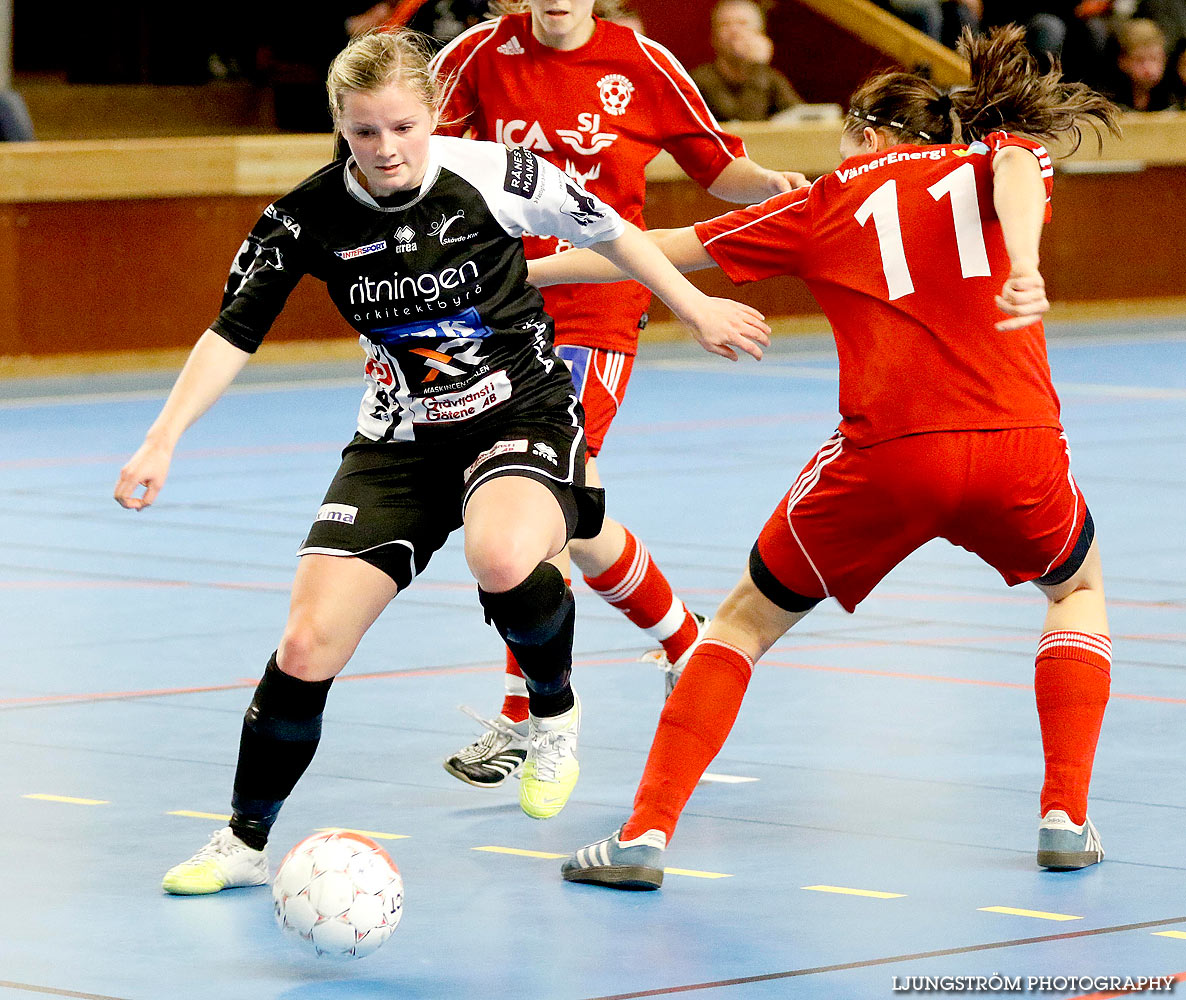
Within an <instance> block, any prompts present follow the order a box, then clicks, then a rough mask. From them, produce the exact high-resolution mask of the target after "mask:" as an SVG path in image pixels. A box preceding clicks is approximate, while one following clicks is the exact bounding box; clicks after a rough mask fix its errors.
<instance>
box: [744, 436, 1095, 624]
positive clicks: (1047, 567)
mask: <svg viewBox="0 0 1186 1000" xmlns="http://www.w3.org/2000/svg"><path fill="white" fill-rule="evenodd" d="M1088 517H1089V515H1088V513H1087V505H1086V503H1085V502H1084V499H1083V495H1082V493H1081V492H1080V491H1079V487H1078V486H1077V485H1076V483H1075V480H1074V477H1073V476H1072V475H1071V470H1070V454H1069V452H1068V450H1067V445H1066V438H1065V436H1063V434H1062V433H1061V432H1060V431H1058V430H1056V429H1053V428H1046V427H1026V428H1021V429H1014V430H1001V431H956V432H945V433H931V434H914V435H911V436H909V437H902V438H896V439H894V440H892V441H885V442H883V443H881V444H877V445H873V446H871V447H868V448H857V447H855V446H853V445H852V444H851V442H849V441H847V440H845V438H844V437H843V436H842V435H841V434H840V433H839V432H837V433H836V434H835V435H834V436H833V437H831V438H830V439H829V440H828V441H827V443H825V444H824V446H823V447H822V448H821V449H820V450H819V451H818V452H817V453H816V455H815V457H814V458H813V459H812V460H811V461H810V462H808V463H807V465H806V467H805V468H804V469H803V471H802V472H801V473H800V474H799V478H798V479H797V480H795V485H794V486H793V487H791V490H790V492H788V493H787V495H786V496H785V497H784V498H783V499H782V501H781V502H780V503H779V505H778V507H777V508H776V509H775V511H774V513H773V514H772V515H771V517H770V520H768V521H767V522H766V526H765V527H764V528H763V529H762V533H761V535H759V537H758V543H757V550H758V554H759V555H760V557H761V560H762V562H763V563H765V565H766V568H767V569H768V570H769V571H770V572H771V574H772V575H773V576H774V578H775V580H776V581H777V582H778V583H780V584H782V585H783V586H784V587H786V588H787V589H788V590H790V591H793V592H794V593H795V594H799V595H802V596H804V597H817V598H818V597H834V598H836V600H837V601H839V602H840V604H841V605H842V606H843V607H844V608H845V609H846V610H848V611H852V610H853V609H854V608H856V606H857V605H858V604H859V603H860V602H861V601H862V600H864V599H865V598H866V597H867V596H868V595H869V593H870V591H872V590H873V588H874V587H876V586H877V584H878V583H879V582H880V581H881V580H882V578H883V577H884V576H885V575H886V574H887V573H889V571H890V570H892V569H893V568H894V567H895V566H897V565H898V563H900V562H901V561H902V560H903V559H905V558H906V556H908V555H909V554H910V553H911V552H913V551H914V550H915V549H917V548H918V547H919V546H920V545H923V544H924V543H926V542H929V541H930V540H931V539H932V538H946V539H947V540H948V541H950V542H951V543H953V544H954V545H959V546H961V547H963V548H965V549H967V550H968V551H969V552H973V553H975V554H976V555H978V556H980V558H981V559H983V560H984V561H985V562H987V563H988V564H989V565H990V566H992V567H993V569H995V570H996V571H997V572H998V573H1000V574H1001V576H1003V577H1004V578H1005V582H1006V583H1008V584H1009V586H1014V585H1015V584H1018V583H1023V582H1025V581H1027V580H1036V579H1037V578H1039V577H1043V576H1046V575H1047V574H1048V573H1051V571H1052V570H1057V569H1058V568H1059V567H1063V566H1064V565H1065V566H1066V567H1067V568H1070V566H1069V562H1068V560H1071V559H1075V558H1077V559H1078V561H1079V562H1080V563H1081V562H1082V559H1083V556H1084V554H1085V553H1086V547H1085V545H1084V544H1083V543H1082V542H1081V541H1080V535H1081V534H1086V533H1085V532H1084V525H1085V522H1086V521H1087V518H1088ZM1077 543H1078V544H1077ZM1074 568H1077V565H1076V566H1075V567H1074ZM1055 575H1058V574H1052V576H1055ZM1067 575H1070V574H1069V573H1068V574H1067ZM767 596H771V598H772V599H774V596H773V595H767Z"/></svg>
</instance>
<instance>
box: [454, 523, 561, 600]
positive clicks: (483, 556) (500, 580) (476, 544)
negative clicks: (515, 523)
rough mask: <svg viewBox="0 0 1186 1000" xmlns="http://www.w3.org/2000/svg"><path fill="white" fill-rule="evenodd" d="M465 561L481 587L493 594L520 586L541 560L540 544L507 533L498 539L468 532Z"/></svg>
mask: <svg viewBox="0 0 1186 1000" xmlns="http://www.w3.org/2000/svg"><path fill="white" fill-rule="evenodd" d="M465 561H466V563H467V564H468V565H469V571H470V572H471V573H472V574H473V576H474V579H475V580H477V581H478V586H479V587H481V588H482V589H483V590H485V591H486V592H487V593H491V594H501V593H503V592H504V591H507V590H510V589H511V588H513V587H517V586H518V585H519V584H521V583H522V582H523V581H524V580H526V579H527V577H528V576H529V575H530V573H531V571H532V570H533V569H535V567H536V566H538V565H539V564H540V562H541V561H542V555H541V553H540V552H539V550H538V547H537V546H534V545H529V544H527V542H526V541H525V540H524V539H522V538H517V537H515V535H514V534H513V533H511V532H507V533H506V534H505V535H502V536H500V537H498V538H489V537H483V536H482V535H481V534H479V535H477V536H473V535H467V536H466V539H465Z"/></svg>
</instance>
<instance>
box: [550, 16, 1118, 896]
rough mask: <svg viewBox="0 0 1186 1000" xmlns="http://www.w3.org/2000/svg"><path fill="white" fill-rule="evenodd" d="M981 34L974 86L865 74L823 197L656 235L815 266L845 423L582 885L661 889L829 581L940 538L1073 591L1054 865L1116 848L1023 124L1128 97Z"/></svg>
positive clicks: (770, 269)
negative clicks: (778, 650)
mask: <svg viewBox="0 0 1186 1000" xmlns="http://www.w3.org/2000/svg"><path fill="white" fill-rule="evenodd" d="M961 51H962V52H963V54H965V55H966V56H967V57H968V59H969V62H970V64H971V70H972V83H971V85H970V86H969V87H967V88H964V89H961V90H956V91H952V92H951V93H950V94H941V93H939V92H938V91H937V90H936V89H935V88H934V87H933V86H932V85H931V84H930V83H928V82H927V81H925V80H923V79H921V78H919V77H916V76H913V75H910V74H905V73H892V74H888V75H883V76H880V77H877V78H874V79H873V80H871V81H869V82H868V83H866V84H865V85H864V86H863V87H861V88H860V89H859V90H858V91H857V93H856V94H854V95H853V98H852V107H851V111H850V112H849V115H848V118H847V121H846V123H845V131H844V136H843V139H842V140H841V147H840V148H841V153H842V155H843V156H845V157H846V159H845V160H844V162H843V163H842V164H841V166H840V168H839V169H837V170H836V171H834V172H833V173H831V174H828V175H826V176H824V177H822V178H820V179H819V180H817V181H816V182H815V183H814V184H813V185H812V186H811V188H810V190H808V191H796V192H794V193H792V194H788V195H781V196H778V197H776V198H772V199H771V200H770V201H768V202H767V203H766V204H764V205H757V206H753V207H751V208H746V209H742V210H739V211H736V212H732V213H730V214H728V215H725V216H721V217H720V218H717V219H713V220H711V221H709V222H705V223H700V224H698V225H696V226H695V227H694V228H689V229H682V230H670V231H668V232H666V233H662V234H656V233H652V234H651V238H652V239H655V240H656V242H658V243H659V244H660V246H662V247H663V248H664V250H665V252H666V253H667V255H668V257H669V258H670V259H671V260H672V262H673V263H675V264H676V266H677V267H680V268H681V269H683V270H695V269H697V268H702V267H708V266H711V265H713V264H716V265H718V266H719V267H721V268H722V269H723V270H724V271H725V273H726V274H728V275H729V276H730V277H731V278H732V279H733V280H734V281H737V282H742V281H754V280H759V279H761V278H763V277H768V276H771V275H776V274H794V275H798V276H799V277H801V278H803V279H804V280H805V281H806V282H807V285H808V287H809V288H810V289H811V291H812V293H813V294H814V295H815V297H816V298H817V300H818V301H819V303H820V305H821V306H822V307H823V309H824V311H825V313H826V314H827V316H828V318H829V320H830V321H831V324H832V327H833V331H834V334H835V338H836V345H837V349H838V353H839V360H840V412H841V415H842V417H843V419H842V421H841V423H840V428H839V430H838V431H837V432H836V434H835V435H834V436H833V437H832V438H831V439H830V440H829V441H828V442H827V443H826V444H825V445H824V446H823V448H821V449H820V451H819V452H818V453H817V454H816V455H815V457H814V458H813V459H812V460H811V461H810V462H809V463H808V464H807V466H806V467H805V468H804V470H803V471H802V473H801V474H800V475H799V478H798V479H797V480H796V481H795V484H794V486H793V487H792V488H791V490H790V491H789V492H788V493H787V495H786V497H785V498H784V499H783V500H782V502H781V503H780V504H779V505H778V507H777V508H776V510H775V511H774V514H773V515H772V516H771V518H770V520H769V521H768V522H767V524H766V526H765V527H764V528H763V530H762V532H761V534H760V536H759V537H758V540H757V543H756V544H755V546H754V548H753V550H752V552H751V553H750V559H749V566H748V569H747V572H746V573H745V575H744V576H743V577H742V580H741V582H740V583H739V584H738V585H737V587H736V588H735V589H734V590H733V592H732V593H731V594H730V595H729V596H728V597H727V598H726V599H725V602H724V603H723V604H722V605H721V608H720V610H719V611H718V612H717V617H716V619H715V620H714V622H713V624H712V627H711V628H710V629H709V631H708V635H707V637H706V638H705V639H704V641H702V642H701V643H700V644H699V645H698V647H697V649H696V651H695V653H694V654H693V656H692V657H691V660H690V662H689V663H688V666H687V668H686V669H685V671H684V675H683V677H682V679H681V680H680V683H679V685H678V686H677V687H676V688H675V690H674V692H673V693H672V696H671V697H670V698H669V699H668V701H667V704H666V705H665V706H664V709H663V714H662V717H661V719H660V722H659V728H658V732H657V733H656V735H655V740H654V743H653V744H652V747H651V752H650V756H649V758H648V760H647V764H646V769H645V772H644V774H643V777H642V781H641V783H640V785H639V788H638V793H637V795H636V798H635V802H634V812H633V813H632V815H631V817H630V819H629V820H628V821H627V822H626V823H625V825H624V826H623V827H622V828H621V829H620V830H619V831H618V832H617V833H616V834H614V835H611V836H610V837H608V838H606V839H605V840H602V841H599V842H598V843H596V844H592V845H590V846H588V847H585V848H582V849H581V850H579V851H577V852H576V854H575V855H573V856H572V857H570V858H569V859H568V861H566V862H565V864H564V866H563V874H564V877H565V878H566V879H568V880H570V881H582V882H595V883H600V884H604V885H615V886H620V887H628V888H657V887H658V886H659V885H660V884H661V882H662V878H663V869H662V861H661V856H662V852H663V850H664V848H665V847H666V844H667V841H668V840H669V839H670V837H671V835H672V832H673V831H674V829H675V825H676V822H677V821H678V818H679V815H680V813H681V811H682V810H683V807H684V805H685V803H686V802H687V800H688V797H689V796H690V795H691V793H692V790H693V788H694V787H695V785H696V783H697V781H698V780H699V778H700V776H701V774H702V773H703V772H704V770H705V768H706V767H707V766H708V764H709V763H710V762H711V761H712V759H713V758H714V757H715V756H716V754H717V752H718V751H719V750H720V748H721V746H722V745H723V743H724V742H725V739H726V737H727V736H728V734H729V730H730V729H731V727H732V725H733V722H734V720H735V718H736V716H737V711H738V709H739V708H740V705H741V700H742V697H743V696H744V694H745V689H746V686H747V684H748V682H749V677H750V673H751V671H752V669H753V664H754V662H755V661H757V660H758V658H759V657H761V656H762V655H763V654H764V653H765V652H766V651H767V650H768V649H769V648H770V647H771V646H772V645H773V644H774V643H775V642H776V641H778V639H779V638H780V637H781V636H782V635H783V634H784V633H785V632H786V631H787V629H789V628H790V627H791V626H792V625H794V624H795V623H796V622H797V621H799V620H800V619H801V618H802V617H803V616H804V615H806V614H807V612H808V611H809V610H810V609H811V608H812V607H814V606H815V605H816V604H817V603H818V602H819V601H820V600H822V599H823V598H824V597H829V596H830V597H835V598H836V599H837V600H838V601H839V602H840V604H841V605H843V606H844V607H845V608H846V609H847V610H849V611H852V610H853V609H854V608H855V607H856V605H857V604H858V603H859V602H860V601H861V600H863V599H864V598H865V597H866V596H867V595H868V594H869V592H870V591H871V590H872V589H873V587H874V586H876V584H877V583H878V582H879V581H880V580H881V579H882V577H884V576H885V574H886V573H888V572H889V571H890V570H891V569H892V568H893V567H894V566H895V565H897V564H898V563H899V562H900V561H901V560H902V559H904V558H905V557H906V556H907V555H908V554H909V553H910V552H912V551H913V550H914V549H916V548H918V547H919V546H920V545H922V544H923V543H925V542H927V541H929V540H931V539H932V538H937V537H941V538H946V539H948V540H950V541H951V542H953V543H954V544H956V545H960V546H962V547H964V548H966V549H968V550H970V551H972V552H974V553H976V554H977V555H979V556H980V557H981V558H983V559H984V560H985V561H986V562H988V563H989V564H990V565H991V566H993V567H994V568H995V569H997V571H998V572H1000V574H1001V575H1002V576H1003V577H1004V578H1005V580H1006V582H1008V583H1009V584H1010V585H1013V584H1017V583H1021V582H1023V581H1027V580H1028V581H1033V582H1034V583H1036V584H1037V585H1038V586H1039V587H1040V588H1041V590H1042V591H1043V593H1045V594H1046V596H1047V598H1048V599H1049V605H1048V610H1047V614H1046V621H1045V626H1044V629H1043V634H1042V637H1041V640H1040V642H1039V644H1038V653H1037V663H1036V672H1035V678H1034V688H1035V691H1036V693H1037V702H1038V716H1039V720H1040V724H1041V730H1042V741H1043V748H1044V751H1045V758H1046V776H1045V783H1044V785H1043V788H1042V793H1041V809H1040V812H1041V817H1042V818H1041V821H1040V824H1039V833H1038V853H1037V861H1038V864H1039V865H1040V866H1042V867H1046V868H1055V869H1070V868H1082V867H1085V866H1087V865H1091V864H1095V863H1096V862H1098V861H1100V860H1101V859H1102V857H1103V849H1102V848H1101V846H1100V842H1099V837H1098V835H1097V833H1096V831H1095V828H1094V827H1093V826H1092V824H1091V821H1090V820H1089V819H1088V818H1087V790H1088V784H1089V782H1090V778H1091V768H1092V762H1093V759H1094V755H1095V747H1096V742H1097V739H1098V737H1099V729H1100V724H1101V722H1102V719H1103V714H1104V709H1105V706H1106V705H1107V701H1108V691H1109V684H1110V667H1111V641H1110V639H1109V637H1108V623H1107V615H1106V611H1105V605H1104V594H1103V579H1102V574H1101V570H1100V562H1099V556H1098V552H1097V549H1096V544H1095V541H1094V527H1093V525H1092V521H1091V516H1090V514H1089V513H1088V511H1087V506H1086V504H1085V502H1084V498H1083V496H1082V494H1081V493H1080V492H1079V490H1078V487H1077V486H1076V484H1075V480H1074V478H1073V477H1072V476H1071V474H1070V467H1069V457H1068V453H1067V448H1066V439H1065V437H1064V436H1063V434H1062V428H1061V425H1060V423H1059V405H1058V397H1057V396H1056V395H1055V392H1054V388H1053V386H1052V385H1051V381H1050V369H1049V366H1048V363H1047V360H1046V349H1045V338H1044V335H1043V329H1042V325H1041V321H1040V317H1041V315H1042V313H1043V312H1045V310H1046V309H1047V308H1048V307H1049V304H1048V302H1047V301H1046V295H1045V290H1044V284H1043V281H1042V276H1041V274H1040V273H1039V271H1038V244H1039V238H1040V235H1041V229H1042V223H1043V221H1044V219H1046V218H1048V216H1049V197H1050V192H1051V188H1052V176H1053V173H1054V171H1053V169H1052V167H1051V160H1050V155H1049V154H1048V153H1047V152H1046V150H1045V149H1044V148H1043V147H1042V146H1041V145H1040V144H1039V143H1037V142H1035V141H1032V140H1030V139H1023V138H1019V137H1018V136H1017V135H1014V134H1011V133H1013V132H1023V133H1026V134H1027V135H1030V136H1036V137H1043V138H1047V139H1049V138H1052V137H1055V136H1057V135H1060V134H1064V133H1070V134H1072V135H1073V136H1075V138H1076V139H1078V138H1079V137H1080V129H1081V127H1082V126H1083V124H1084V123H1085V122H1090V123H1091V124H1092V125H1093V126H1095V127H1097V129H1098V127H1099V126H1100V125H1106V126H1108V127H1111V128H1113V129H1114V128H1115V126H1114V114H1115V109H1114V108H1113V106H1112V105H1110V104H1109V103H1108V102H1107V101H1106V100H1105V99H1104V98H1102V97H1100V96H1099V95H1098V94H1095V93H1093V92H1092V91H1090V90H1088V89H1087V88H1086V87H1084V86H1082V85H1081V84H1067V83H1064V82H1062V81H1061V79H1060V77H1059V75H1058V73H1057V70H1056V71H1054V72H1052V73H1051V74H1049V75H1045V76H1042V75H1039V73H1038V70H1037V68H1036V64H1035V63H1034V60H1033V58H1032V57H1031V56H1030V55H1029V54H1028V52H1027V51H1026V49H1025V45H1024V33H1023V32H1022V31H1021V30H1020V29H1018V28H1009V29H1001V30H999V31H997V32H994V33H993V34H992V35H991V36H989V37H988V38H972V36H971V35H970V34H965V36H964V38H963V39H962V40H961ZM586 257H587V255H585V254H583V253H581V254H576V253H573V254H569V255H565V256H564V257H561V258H557V259H556V260H554V261H547V262H536V264H535V265H533V268H534V269H533V274H532V280H533V281H534V280H539V281H540V282H541V283H547V282H548V281H552V280H567V281H572V280H579V279H580V278H582V277H584V278H586V279H589V280H599V279H600V280H604V276H606V275H608V274H613V273H615V272H614V271H613V269H612V268H586V267H585V266H584V265H585V263H586ZM1002 313H1004V314H1005V315H1006V316H1007V317H1009V318H1006V319H1002V318H1001V314H1002Z"/></svg>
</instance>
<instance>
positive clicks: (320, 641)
mask: <svg viewBox="0 0 1186 1000" xmlns="http://www.w3.org/2000/svg"><path fill="white" fill-rule="evenodd" d="M350 652H352V651H348V652H346V653H345V655H344V656H343V652H342V650H340V649H338V648H337V644H336V643H335V642H334V641H333V639H332V632H331V630H330V629H327V628H324V627H321V626H320V625H319V624H318V623H317V622H316V621H315V620H314V619H313V618H312V617H310V616H307V615H300V614H293V615H290V616H289V619H288V624H287V625H286V626H285V628H284V635H283V636H282V637H281V639H280V645H279V647H277V650H276V665H277V666H278V667H279V668H280V669H281V670H282V671H284V673H286V674H288V675H289V676H291V677H297V678H299V679H301V680H322V679H323V678H324V677H325V676H326V674H327V671H331V673H330V674H329V675H330V676H333V674H335V673H337V672H338V670H341V668H342V667H343V666H345V663H346V660H347V659H348V658H349V654H350ZM339 660H340V661H341V662H340V663H339V662H338V661H339Z"/></svg>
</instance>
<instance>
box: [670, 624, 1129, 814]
mask: <svg viewBox="0 0 1186 1000" xmlns="http://www.w3.org/2000/svg"><path fill="white" fill-rule="evenodd" d="M1111 682H1112V640H1111V639H1110V638H1109V637H1108V636H1106V635H1100V634H1098V633H1094V632H1073V631H1069V630H1059V631H1057V632H1047V633H1045V634H1044V635H1043V636H1042V638H1041V641H1040V642H1039V643H1038V655H1037V659H1036V662H1035V666H1034V692H1035V694H1036V695H1037V701H1038V722H1039V724H1040V725H1041V727H1042V750H1043V752H1044V754H1045V756H1046V780H1045V782H1044V783H1043V785H1042V799H1041V810H1042V815H1043V816H1045V815H1046V813H1048V812H1049V811H1050V810H1051V809H1062V810H1063V811H1064V812H1066V814H1067V815H1068V816H1069V817H1070V818H1071V822H1072V823H1076V824H1079V825H1082V823H1083V821H1084V820H1085V819H1086V818H1087V790H1088V786H1089V785H1090V784H1091V767H1092V764H1093V763H1094V761H1095V747H1096V744H1097V743H1098V742H1099V736H1100V726H1101V725H1102V723H1103V721H1104V709H1105V708H1107V705H1108V692H1109V689H1110V687H1111ZM680 683H683V682H682V681H681V682H680Z"/></svg>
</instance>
